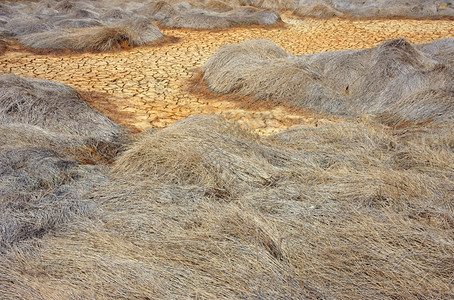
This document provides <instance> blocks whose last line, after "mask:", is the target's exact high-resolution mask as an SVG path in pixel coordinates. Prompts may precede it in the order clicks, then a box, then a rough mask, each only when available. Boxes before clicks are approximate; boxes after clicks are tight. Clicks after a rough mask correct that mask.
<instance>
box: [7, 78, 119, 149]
mask: <svg viewBox="0 0 454 300" xmlns="http://www.w3.org/2000/svg"><path fill="white" fill-rule="evenodd" d="M16 122H21V123H25V124H30V125H37V126H40V127H42V128H46V129H50V130H52V131H55V132H60V133H63V134H75V135H80V136H85V137H95V138H97V139H99V140H105V141H113V140H115V139H116V138H117V137H118V136H120V135H121V134H122V133H123V129H122V128H121V127H120V126H119V125H117V124H115V123H114V122H112V121H111V120H109V119H108V118H107V117H105V116H103V115H102V114H100V113H98V112H97V111H95V110H93V109H91V108H90V107H89V106H88V105H87V104H86V103H85V102H84V101H83V100H82V99H81V97H80V95H79V93H78V92H77V91H76V90H74V89H73V88H71V87H69V86H67V85H65V84H63V83H59V82H52V81H49V80H40V79H29V78H22V77H19V76H16V75H14V74H7V75H2V76H0V123H16Z"/></svg>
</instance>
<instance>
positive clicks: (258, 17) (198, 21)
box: [158, 6, 281, 29]
mask: <svg viewBox="0 0 454 300" xmlns="http://www.w3.org/2000/svg"><path fill="white" fill-rule="evenodd" d="M163 8H164V7H163ZM160 12H162V9H161V10H160ZM158 16H159V14H158ZM280 19H281V18H280V15H279V13H277V12H276V11H272V10H267V9H260V8H255V7H250V6H243V7H237V8H233V9H231V10H228V11H226V12H210V11H206V10H202V9H198V8H192V7H186V6H181V7H180V8H178V9H176V10H175V14H173V15H170V16H168V17H165V18H163V19H162V20H161V21H160V24H161V25H162V26H165V27H170V28H194V29H214V28H227V27H233V26H249V25H271V24H274V23H276V22H277V21H279V20H280Z"/></svg>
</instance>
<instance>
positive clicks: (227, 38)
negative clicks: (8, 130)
mask: <svg viewBox="0 0 454 300" xmlns="http://www.w3.org/2000/svg"><path fill="white" fill-rule="evenodd" d="M283 20H284V22H285V23H286V25H285V27H284V28H271V29H267V28H259V27H255V28H254V27H253V28H235V29H228V30H220V31H215V32H213V31H200V30H181V29H163V30H162V31H163V33H164V34H165V35H166V36H170V37H176V38H178V39H173V40H174V41H173V42H170V43H166V44H163V45H159V46H151V47H139V48H134V49H130V50H124V51H117V52H109V53H96V54H92V53H84V54H80V53H66V54H61V53H60V54H47V55H42V54H34V53H31V52H27V51H21V50H20V49H16V50H13V51H7V52H6V53H5V54H4V55H2V56H0V73H9V72H13V73H15V74H17V75H22V76H28V77H34V78H42V79H49V80H55V81H61V82H64V83H66V84H68V85H70V86H72V87H74V88H77V89H79V90H80V91H81V92H82V95H83V97H84V98H85V99H86V100H87V101H88V102H90V104H91V105H92V106H93V107H95V108H97V109H99V110H101V111H102V112H104V113H105V114H106V115H108V116H109V117H110V118H112V119H113V120H114V121H116V122H118V123H120V124H123V125H126V126H129V127H131V128H134V129H136V130H137V131H140V130H144V129H148V128H150V127H157V128H163V127H166V126H168V125H169V124H171V123H173V122H175V121H176V120H179V119H182V118H185V117H188V116H190V115H194V114H200V113H207V114H220V115H222V116H224V117H225V118H227V119H231V120H237V121H239V122H240V123H243V124H248V125H249V126H251V127H252V128H253V129H255V130H256V131H257V132H259V133H262V134H271V133H275V132H278V131H281V130H284V129H287V128H289V127H291V126H294V125H295V124H300V125H316V124H317V123H320V122H332V121H336V120H339V118H335V117H332V116H326V115H320V114H316V113H313V112H310V111H290V110H289V109H287V108H284V107H266V106H261V105H258V104H257V105H249V106H247V107H244V106H241V105H239V102H238V101H235V100H234V99H231V98H229V97H228V96H214V95H210V94H208V93H204V92H203V91H199V92H197V91H195V92H194V91H190V88H191V86H190V85H191V82H193V81H194V79H195V78H194V77H195V76H196V75H195V73H194V70H195V69H196V68H197V67H200V66H202V65H203V63H204V62H205V61H206V60H207V59H208V58H209V57H210V56H211V55H212V54H213V53H214V52H215V51H216V50H217V49H218V48H219V47H221V46H223V45H226V44H231V43H238V42H242V41H244V40H247V39H269V40H271V41H273V42H274V43H276V44H278V45H280V46H282V47H283V48H284V49H285V50H286V51H288V52H290V53H293V54H297V55H299V54H309V53H315V52H321V51H328V50H340V49H363V48H369V47H373V46H376V45H377V44H379V43H381V42H383V41H385V40H388V39H391V38H405V39H407V40H408V41H410V42H412V43H423V42H430V41H433V40H437V39H440V38H444V37H454V27H453V26H452V24H453V23H452V21H448V20H345V19H338V18H334V19H329V20H316V19H305V20H302V19H300V18H297V17H294V16H291V15H286V14H284V15H283ZM191 79H192V81H191Z"/></svg>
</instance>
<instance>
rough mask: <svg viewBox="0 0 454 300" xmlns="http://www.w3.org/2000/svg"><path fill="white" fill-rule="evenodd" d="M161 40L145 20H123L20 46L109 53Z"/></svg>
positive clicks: (38, 37) (32, 38)
mask: <svg viewBox="0 0 454 300" xmlns="http://www.w3.org/2000/svg"><path fill="white" fill-rule="evenodd" d="M161 37H163V34H162V33H161V31H160V30H159V29H158V28H157V27H156V26H155V25H153V23H151V22H150V21H149V20H148V19H146V18H135V19H131V20H123V21H120V22H119V23H117V24H115V25H112V26H99V27H89V28H78V29H66V30H59V31H48V32H43V33H40V34H33V35H27V36H23V37H21V38H20V42H21V43H22V44H24V45H26V46H29V47H32V48H35V49H73V50H89V51H108V50H114V49H119V48H122V47H133V46H141V45H145V44H148V43H152V42H154V41H156V40H158V39H159V38H161Z"/></svg>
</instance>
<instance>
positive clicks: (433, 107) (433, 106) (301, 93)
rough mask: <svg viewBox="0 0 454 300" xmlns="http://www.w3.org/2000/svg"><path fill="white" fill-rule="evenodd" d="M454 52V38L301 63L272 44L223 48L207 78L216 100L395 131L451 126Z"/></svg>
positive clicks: (208, 66) (395, 43) (392, 43)
mask: <svg viewBox="0 0 454 300" xmlns="http://www.w3.org/2000/svg"><path fill="white" fill-rule="evenodd" d="M419 49H420V50H419ZM424 49H427V51H428V52H427V53H425V52H423V51H424ZM437 49H440V51H437ZM453 49H454V43H453V40H452V39H450V40H445V41H444V42H434V44H433V45H432V46H430V47H429V46H428V45H421V46H414V45H411V44H410V43H408V42H406V41H405V40H402V39H396V40H389V41H386V42H384V43H382V44H381V45H379V46H377V47H375V48H372V49H366V50H347V51H331V52H325V53H317V54H313V55H302V56H298V57H297V56H294V55H291V54H287V53H286V52H285V51H283V50H282V49H281V48H280V47H278V46H277V45H274V44H273V43H271V42H268V41H263V40H257V41H246V42H244V43H241V44H233V45H227V46H224V47H222V48H220V49H219V50H218V51H217V52H216V53H215V54H214V55H213V56H212V57H211V58H210V59H209V60H208V61H207V62H206V63H205V64H204V65H203V67H202V72H203V81H204V82H205V84H206V85H207V87H208V88H209V89H210V90H211V91H213V92H216V93H222V94H226V93H234V94H236V95H240V96H250V97H252V98H253V99H257V100H265V101H269V102H272V103H276V104H286V105H290V106H293V107H298V108H306V109H307V108H310V109H314V110H317V111H322V112H328V113H336V114H344V115H349V116H360V115H362V114H365V113H368V114H376V115H379V119H381V120H383V121H384V122H385V123H386V124H389V125H397V124H398V123H401V122H405V121H408V122H413V123H424V122H429V121H437V122H438V121H439V122H444V121H449V120H451V119H452V112H453V111H454V109H453V106H452V99H453V97H452V95H453V91H454V86H453V83H452V81H450V80H449V78H452V74H453V72H454V69H453V68H452V65H451V64H450V63H449V62H450V61H449V58H446V57H449V54H450V53H451V52H452V51H453ZM434 95H436V97H435V98H436V99H434V98H433V97H432V96H434ZM401 108H402V109H401ZM393 114H396V115H395V116H394V117H392V119H393V120H391V119H390V118H388V119H387V120H385V119H386V117H384V115H387V116H390V115H393ZM397 115H398V116H397Z"/></svg>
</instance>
